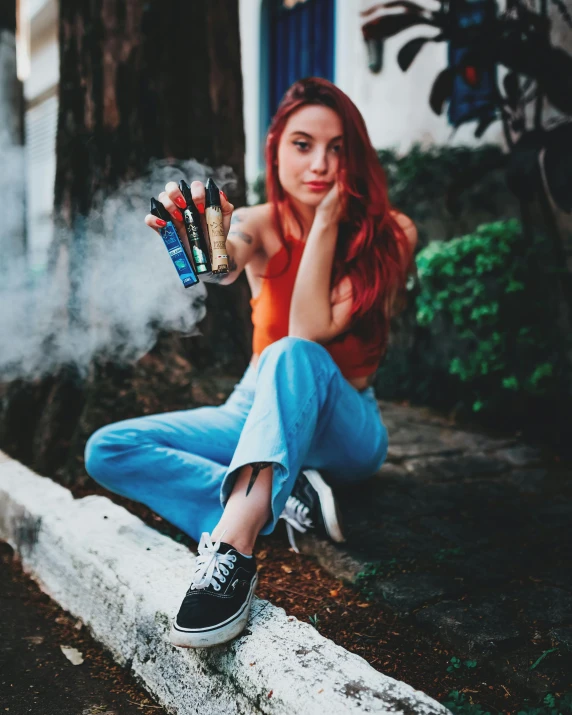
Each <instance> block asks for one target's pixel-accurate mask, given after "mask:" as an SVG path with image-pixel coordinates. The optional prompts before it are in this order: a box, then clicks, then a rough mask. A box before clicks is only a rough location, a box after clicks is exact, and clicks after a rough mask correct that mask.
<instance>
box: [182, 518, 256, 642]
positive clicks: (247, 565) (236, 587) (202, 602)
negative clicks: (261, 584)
mask: <svg viewBox="0 0 572 715" xmlns="http://www.w3.org/2000/svg"><path fill="white" fill-rule="evenodd" d="M222 536H224V532H223V534H222V535H221V538H222ZM257 583H258V575H257V573H256V560H255V557H254V555H253V556H252V558H247V557H246V556H243V555H242V554H241V553H240V552H238V551H237V550H236V549H235V548H234V547H233V546H231V545H230V544H227V543H225V542H224V541H221V540H220V539H219V540H218V541H217V542H216V543H215V542H213V541H212V539H211V537H210V535H209V533H208V532H206V531H205V532H204V533H203V534H202V536H201V540H200V542H199V547H198V556H197V563H196V567H195V572H194V574H193V580H192V582H191V585H190V587H189V590H188V591H187V593H186V595H185V598H184V599H183V603H182V604H181V608H180V609H179V613H178V614H177V617H176V618H175V619H174V620H173V623H172V626H171V633H170V640H171V643H172V644H173V645H176V646H180V647H181V648H210V647H211V646H215V645H220V644H221V643H226V642H227V641H230V640H232V639H233V638H236V636H238V635H239V634H240V633H241V632H242V631H243V630H244V628H245V626H246V622H247V621H248V615H249V613H250V603H251V601H252V596H253V595H254V591H255V589H256V585H257Z"/></svg>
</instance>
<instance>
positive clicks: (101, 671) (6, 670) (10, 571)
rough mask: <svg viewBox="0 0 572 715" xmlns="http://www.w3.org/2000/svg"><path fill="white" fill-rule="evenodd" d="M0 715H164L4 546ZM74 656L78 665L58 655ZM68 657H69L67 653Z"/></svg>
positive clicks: (0, 554) (0, 550)
mask: <svg viewBox="0 0 572 715" xmlns="http://www.w3.org/2000/svg"><path fill="white" fill-rule="evenodd" d="M0 613H1V614H2V618H1V619H0V712H1V713H8V715H28V713H31V714H32V715H135V713H139V714H141V713H158V714H159V715H161V713H165V712H166V711H165V710H164V709H163V708H162V707H161V706H159V705H158V704H157V703H156V702H155V701H154V700H153V699H152V698H151V696H150V695H149V694H148V693H147V692H146V691H145V690H143V688H142V687H141V686H140V685H138V684H137V683H136V682H135V680H134V678H133V677H131V675H130V674H129V672H128V671H127V670H125V669H124V668H121V667H120V666H119V665H117V664H116V663H114V661H113V659H112V657H111V655H110V654H109V653H107V652H105V651H104V650H103V648H102V647H101V646H100V645H99V644H98V643H97V642H96V641H94V639H93V638H92V637H91V635H90V634H89V632H88V630H87V628H85V626H83V624H82V623H81V621H78V619H77V618H74V617H73V616H71V615H70V614H69V613H66V612H65V611H63V610H62V609H61V608H60V607H59V606H58V605H57V604H56V603H55V602H54V601H52V600H51V599H50V598H48V596H46V594H45V593H43V592H42V591H40V589H39V588H38V586H37V585H36V583H35V582H34V581H32V580H31V579H30V578H28V577H27V576H26V574H24V573H23V571H22V568H21V565H20V562H19V560H18V557H17V555H15V554H14V552H13V551H12V549H11V548H10V547H9V546H8V544H5V543H2V542H0ZM61 646H63V647H64V648H75V649H76V650H77V651H79V653H81V655H82V657H83V659H84V662H83V663H81V664H78V665H73V664H72V663H71V662H70V660H69V659H68V658H67V657H66V656H65V655H64V652H63V651H62V649H61ZM68 652H69V651H68Z"/></svg>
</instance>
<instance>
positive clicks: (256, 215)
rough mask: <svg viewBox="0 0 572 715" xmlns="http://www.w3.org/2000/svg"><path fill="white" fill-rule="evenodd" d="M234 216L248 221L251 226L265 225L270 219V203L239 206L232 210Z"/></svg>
mask: <svg viewBox="0 0 572 715" xmlns="http://www.w3.org/2000/svg"><path fill="white" fill-rule="evenodd" d="M234 216H238V217H239V218H240V220H241V221H248V222H249V223H251V224H252V226H261V227H265V226H266V225H268V224H269V223H270V222H271V221H272V214H271V205H270V204H257V205H256V206H241V207H240V208H238V209H235V210H234V212H233V217H234Z"/></svg>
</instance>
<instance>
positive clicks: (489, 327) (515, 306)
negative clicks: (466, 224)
mask: <svg viewBox="0 0 572 715" xmlns="http://www.w3.org/2000/svg"><path fill="white" fill-rule="evenodd" d="M550 257H551V252H550V247H549V246H548V243H547V241H546V240H545V239H543V238H536V239H535V240H533V241H532V242H531V241H530V240H527V239H525V238H524V237H523V235H522V231H521V228H520V224H519V222H518V221H517V220H515V219H513V220H509V221H504V222H503V221H498V222H496V223H491V224H486V225H483V226H480V227H479V228H478V229H477V230H476V231H475V232H474V233H472V234H469V235H467V236H463V237H461V238H456V239H453V240H451V241H447V242H444V241H434V242H431V243H430V244H429V245H428V246H427V247H426V248H425V249H424V250H422V251H421V252H420V253H419V254H418V255H417V268H418V273H419V283H420V290H419V295H418V296H417V301H416V307H417V322H418V324H419V325H420V326H421V327H425V328H427V329H429V331H430V332H431V333H432V335H433V337H434V338H435V341H440V342H441V344H442V345H444V346H445V349H444V350H443V355H442V357H443V358H444V360H445V361H446V364H447V366H448V372H449V375H451V376H453V378H454V380H455V382H456V384H457V387H458V393H459V397H461V399H462V400H464V401H468V402H469V404H470V405H471V407H472V410H473V411H474V412H480V411H491V410H497V409H499V408H504V407H505V406H506V404H507V402H509V403H511V404H512V406H513V407H514V406H516V405H522V404H524V402H525V401H526V400H527V398H530V397H533V398H546V397H551V396H555V395H556V394H557V392H558V384H559V378H560V364H559V354H560V353H559V350H558V348H557V346H558V342H559V341H558V337H557V332H556V326H555V315H556V312H557V304H556V294H555V291H554V289H553V286H554V283H555V281H554V278H555V272H556V269H555V268H554V267H553V266H552V265H551V258H550ZM507 398H509V399H508V400H507Z"/></svg>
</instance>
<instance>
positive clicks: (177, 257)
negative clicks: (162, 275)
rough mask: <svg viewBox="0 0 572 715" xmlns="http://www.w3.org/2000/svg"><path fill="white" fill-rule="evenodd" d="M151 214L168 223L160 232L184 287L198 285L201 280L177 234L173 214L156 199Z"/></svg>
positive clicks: (153, 200)
mask: <svg viewBox="0 0 572 715" xmlns="http://www.w3.org/2000/svg"><path fill="white" fill-rule="evenodd" d="M151 213H152V214H153V216H156V217H157V218H160V219H163V221H166V222H167V225H166V226H165V227H164V228H160V229H159V231H160V233H161V238H162V239H163V241H164V243H165V246H166V248H167V250H168V251H169V255H170V256H171V260H172V261H173V264H174V266H175V268H176V269H177V273H178V274H179V278H180V279H181V280H182V281H183V285H184V286H185V288H189V287H190V286H194V285H196V284H197V283H198V282H199V279H198V278H197V274H196V272H195V269H194V267H193V264H192V263H191V259H190V258H189V257H188V256H187V254H186V252H185V249H184V247H183V244H182V243H181V240H180V238H179V235H178V234H177V229H176V228H175V227H174V226H173V222H172V220H171V214H170V213H169V212H168V211H167V209H166V208H165V207H164V206H163V204H162V203H161V202H160V201H157V199H154V198H153V199H151Z"/></svg>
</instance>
